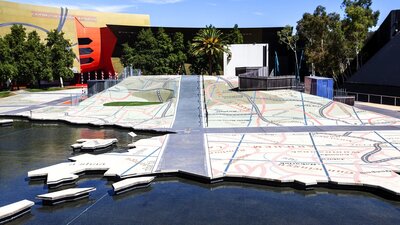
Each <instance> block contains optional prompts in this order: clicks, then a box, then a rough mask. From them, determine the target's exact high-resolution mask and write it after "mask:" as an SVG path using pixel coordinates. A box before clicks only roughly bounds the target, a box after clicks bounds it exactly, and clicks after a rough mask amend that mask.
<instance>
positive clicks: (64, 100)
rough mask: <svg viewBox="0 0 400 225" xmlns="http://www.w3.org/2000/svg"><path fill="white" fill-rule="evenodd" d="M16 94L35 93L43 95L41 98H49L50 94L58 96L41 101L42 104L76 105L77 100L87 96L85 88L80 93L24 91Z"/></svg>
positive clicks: (77, 103) (79, 100)
mask: <svg viewBox="0 0 400 225" xmlns="http://www.w3.org/2000/svg"><path fill="white" fill-rule="evenodd" d="M18 95H37V96H43V98H47V99H49V98H51V97H50V96H58V97H57V98H55V99H54V100H52V101H51V100H50V101H49V102H47V103H42V104H43V105H48V106H77V105H79V102H81V101H83V100H84V99H86V97H87V93H86V91H85V89H82V92H81V93H57V92H26V93H19V94H18ZM45 96H48V97H45ZM39 105H40V104H39Z"/></svg>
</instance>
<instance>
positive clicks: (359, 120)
mask: <svg viewBox="0 0 400 225" xmlns="http://www.w3.org/2000/svg"><path fill="white" fill-rule="evenodd" d="M352 108H353V112H354V114H355V115H356V117H357V119H358V120H359V121H360V123H361V124H362V125H365V124H364V122H363V121H362V120H361V119H360V117H359V116H358V113H357V112H356V110H355V109H354V106H353V107H352Z"/></svg>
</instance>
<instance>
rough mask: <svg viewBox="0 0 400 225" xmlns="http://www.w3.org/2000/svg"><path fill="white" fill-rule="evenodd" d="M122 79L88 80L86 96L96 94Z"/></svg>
mask: <svg viewBox="0 0 400 225" xmlns="http://www.w3.org/2000/svg"><path fill="white" fill-rule="evenodd" d="M121 81H122V80H88V83H87V84H88V93H87V95H88V97H91V96H93V95H95V94H98V93H100V92H102V91H104V90H107V89H109V88H110V87H112V86H114V85H116V84H118V83H119V82H121Z"/></svg>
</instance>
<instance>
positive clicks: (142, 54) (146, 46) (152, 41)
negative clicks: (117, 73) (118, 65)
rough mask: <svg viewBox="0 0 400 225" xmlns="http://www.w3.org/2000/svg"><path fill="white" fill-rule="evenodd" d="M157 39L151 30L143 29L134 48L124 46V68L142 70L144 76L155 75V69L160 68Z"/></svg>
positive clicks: (127, 45)
mask: <svg viewBox="0 0 400 225" xmlns="http://www.w3.org/2000/svg"><path fill="white" fill-rule="evenodd" d="M157 47H158V44H157V39H156V38H155V37H154V35H153V32H152V31H151V30H150V29H149V28H146V29H142V30H140V31H139V34H138V36H137V38H136V41H135V42H134V44H133V46H131V45H129V44H124V45H123V55H122V59H121V61H122V63H123V65H124V66H133V67H134V68H139V69H141V70H142V74H143V75H149V74H154V68H156V67H157V66H158V63H159V61H158V60H157V51H158V50H157Z"/></svg>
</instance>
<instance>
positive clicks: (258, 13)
mask: <svg viewBox="0 0 400 225" xmlns="http://www.w3.org/2000/svg"><path fill="white" fill-rule="evenodd" d="M253 14H254V15H256V16H264V13H262V12H253Z"/></svg>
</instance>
